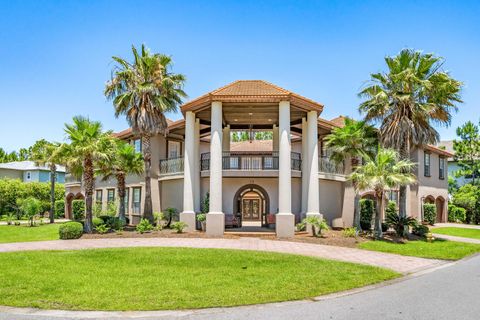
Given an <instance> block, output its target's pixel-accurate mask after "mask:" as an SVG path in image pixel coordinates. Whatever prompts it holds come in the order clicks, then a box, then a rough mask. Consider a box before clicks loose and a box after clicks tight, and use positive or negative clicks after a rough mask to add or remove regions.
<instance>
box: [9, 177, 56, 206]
mask: <svg viewBox="0 0 480 320" xmlns="http://www.w3.org/2000/svg"><path fill="white" fill-rule="evenodd" d="M29 197H33V198H36V199H38V200H40V201H41V202H42V203H43V202H50V184H49V183H47V182H28V183H24V182H21V181H20V180H18V179H0V215H3V214H6V213H7V212H12V211H16V210H17V209H18V207H17V203H16V201H17V199H26V198H29ZM64 197H65V187H64V185H63V184H57V187H56V188H55V199H56V200H62V199H63V198H64Z"/></svg>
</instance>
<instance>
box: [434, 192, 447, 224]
mask: <svg viewBox="0 0 480 320" xmlns="http://www.w3.org/2000/svg"><path fill="white" fill-rule="evenodd" d="M435 206H436V207H437V218H436V222H445V221H444V215H443V214H444V211H445V199H443V197H438V198H437V199H436V200H435Z"/></svg>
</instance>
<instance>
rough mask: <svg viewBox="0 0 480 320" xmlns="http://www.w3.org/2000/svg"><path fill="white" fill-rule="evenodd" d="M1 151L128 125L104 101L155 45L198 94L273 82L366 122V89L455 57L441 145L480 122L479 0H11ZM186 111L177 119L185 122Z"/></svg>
mask: <svg viewBox="0 0 480 320" xmlns="http://www.w3.org/2000/svg"><path fill="white" fill-rule="evenodd" d="M0 16H1V19H0V88H1V89H0V92H1V99H0V119H1V124H0V147H3V148H4V149H7V150H15V149H18V148H20V147H27V146H29V145H31V144H32V143H33V142H34V141H36V140H37V139H40V138H46V139H48V140H57V141H62V140H63V139H64V133H63V124H64V123H65V122H68V121H70V120H71V118H72V116H74V115H76V114H82V115H87V116H89V117H90V118H91V119H95V120H100V121H102V123H103V124H104V126H105V128H106V129H113V130H121V129H124V128H126V127H127V124H126V122H125V120H124V119H115V118H114V116H113V107H112V105H111V103H110V102H108V101H106V99H105V97H104V96H103V93H102V92H103V86H104V84H105V82H106V81H107V80H108V79H109V77H110V71H111V68H112V62H111V56H112V55H118V56H122V57H130V56H131V52H130V46H131V45H132V44H134V45H141V44H142V43H145V44H146V45H147V46H148V47H150V48H151V50H152V51H155V52H162V53H166V54H170V55H172V56H173V59H174V62H175V69H174V70H175V72H179V73H184V74H185V75H186V76H187V78H188V81H187V83H186V87H185V89H186V91H187V93H188V94H189V98H195V97H197V96H198V95H201V94H203V93H205V92H208V91H210V90H212V89H215V88H217V87H219V86H222V85H225V84H226V83H229V82H231V81H234V80H237V79H264V80H267V81H270V82H273V83H275V84H277V85H279V86H282V87H284V88H286V89H289V90H292V91H295V92H297V93H299V94H302V95H304V96H306V97H309V98H311V99H314V100H317V101H319V102H322V103H323V104H324V105H325V110H324V112H323V114H322V116H323V117H324V118H327V119H330V118H333V117H335V116H337V115H339V114H343V115H349V116H353V117H359V114H358V111H357V107H358V104H359V102H360V100H359V99H358V98H357V95H356V94H357V92H358V91H359V89H360V87H361V86H362V84H363V83H364V82H365V81H366V80H368V78H369V74H370V73H372V72H377V71H381V70H383V68H384V62H383V57H384V56H385V55H392V54H396V53H397V52H398V51H400V50H401V49H402V48H404V47H410V48H416V49H420V50H423V51H425V52H434V53H436V54H439V55H441V56H443V57H445V58H446V62H445V69H447V70H449V71H450V72H451V74H452V76H453V77H455V78H457V79H459V80H461V81H463V82H464V83H465V88H464V90H463V99H464V101H465V103H464V104H462V105H460V106H459V109H460V110H459V112H458V113H457V114H456V115H455V116H454V120H453V123H452V126H451V127H450V128H439V132H440V133H441V135H442V138H443V139H451V138H454V137H455V128H456V127H457V126H458V125H461V124H462V123H463V122H465V121H467V120H473V121H475V122H478V120H479V118H480V72H479V70H480V59H479V57H480V55H479V53H480V23H479V22H478V21H479V20H478V17H479V16H480V3H479V2H476V1H461V2H460V1H291V2H286V1H259V0H255V1H225V0H224V1H204V2H203V1H186V0H183V1H171V0H170V1H118V0H117V1H2V2H1V3H0ZM180 116H181V115H180V114H177V115H170V117H171V118H173V119H178V118H179V117H180Z"/></svg>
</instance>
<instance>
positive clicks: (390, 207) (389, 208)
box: [385, 201, 397, 215]
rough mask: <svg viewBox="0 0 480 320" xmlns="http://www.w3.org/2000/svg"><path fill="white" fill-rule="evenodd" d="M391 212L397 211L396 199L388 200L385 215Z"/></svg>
mask: <svg viewBox="0 0 480 320" xmlns="http://www.w3.org/2000/svg"><path fill="white" fill-rule="evenodd" d="M389 213H397V203H396V202H395V201H388V204H387V208H386V209H385V215H388V214H389Z"/></svg>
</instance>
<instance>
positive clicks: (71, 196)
mask: <svg viewBox="0 0 480 320" xmlns="http://www.w3.org/2000/svg"><path fill="white" fill-rule="evenodd" d="M83 199H85V197H84V196H83V194H81V193H80V192H78V193H77V194H73V193H69V194H68V195H67V196H66V197H65V200H66V201H65V202H66V207H67V208H66V211H65V217H66V218H67V219H73V212H72V201H73V200H83Z"/></svg>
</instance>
